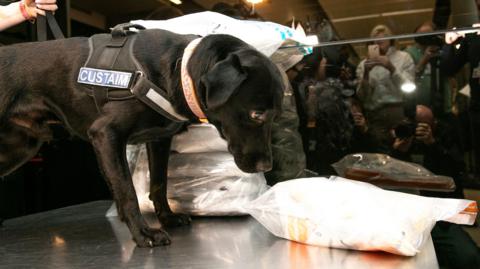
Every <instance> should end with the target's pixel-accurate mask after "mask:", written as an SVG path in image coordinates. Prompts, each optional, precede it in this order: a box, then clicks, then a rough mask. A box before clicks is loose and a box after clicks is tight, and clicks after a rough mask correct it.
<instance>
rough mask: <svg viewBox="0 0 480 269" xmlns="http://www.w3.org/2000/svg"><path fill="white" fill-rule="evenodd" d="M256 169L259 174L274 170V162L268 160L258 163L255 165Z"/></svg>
mask: <svg viewBox="0 0 480 269" xmlns="http://www.w3.org/2000/svg"><path fill="white" fill-rule="evenodd" d="M255 168H256V170H257V172H268V171H270V170H272V162H271V161H266V160H262V161H258V162H257V163H256V165H255Z"/></svg>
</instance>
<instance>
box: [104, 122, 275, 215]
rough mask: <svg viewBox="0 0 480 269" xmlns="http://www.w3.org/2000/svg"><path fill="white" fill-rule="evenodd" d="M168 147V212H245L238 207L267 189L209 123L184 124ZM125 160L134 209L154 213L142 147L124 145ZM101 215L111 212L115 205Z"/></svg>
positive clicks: (256, 174) (144, 150)
mask: <svg viewBox="0 0 480 269" xmlns="http://www.w3.org/2000/svg"><path fill="white" fill-rule="evenodd" d="M198 138H201V139H198ZM171 150H172V151H173V152H172V153H171V154H170V159H169V166H168V184H167V198H168V202H169V205H170V207H171V209H172V211H173V212H176V213H186V214H189V215H196V216H234V215H246V214H247V213H246V212H245V211H244V206H245V205H246V204H248V203H249V202H251V201H253V200H255V199H256V198H258V196H260V195H261V194H262V193H264V192H265V191H266V190H267V188H268V186H267V183H266V180H265V177H264V175H263V173H255V174H248V173H244V172H242V171H241V170H240V169H239V168H238V167H237V165H236V164H235V161H234V160H233V156H232V155H231V154H230V153H229V152H228V151H227V144H226V141H225V140H223V139H222V138H221V137H220V135H219V133H218V131H217V129H216V128H215V127H214V126H213V125H211V124H193V125H190V126H188V130H187V131H186V132H183V133H181V134H178V135H176V136H174V138H173V140H172V146H171ZM174 152H177V153H174ZM127 161H128V163H129V167H130V172H131V173H132V180H133V185H134V187H135V192H136V193H137V199H138V203H139V206H140V210H141V211H142V212H143V213H150V212H155V209H154V206H153V203H152V201H151V200H150V198H149V195H150V173H149V167H148V157H147V152H146V148H145V146H144V145H141V146H135V145H128V146H127ZM107 216H109V217H111V216H117V212H116V208H115V206H112V207H111V208H110V209H109V211H108V212H107Z"/></svg>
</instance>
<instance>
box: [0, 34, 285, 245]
mask: <svg viewBox="0 0 480 269" xmlns="http://www.w3.org/2000/svg"><path fill="white" fill-rule="evenodd" d="M137 35H138V36H137V40H136V43H135V46H134V48H133V54H134V55H135V57H136V58H137V60H138V62H139V63H140V64H141V65H142V66H143V67H144V69H145V70H146V76H147V77H148V78H149V79H150V80H151V81H152V82H153V83H154V84H155V85H157V86H158V87H161V88H163V89H165V90H166V91H167V93H168V99H169V101H170V102H171V104H172V105H173V107H174V108H175V110H176V112H177V113H178V114H180V115H183V116H184V117H186V118H188V119H189V122H197V121H198V119H197V118H196V117H195V116H194V114H193V113H192V112H191V111H190V110H189V108H188V106H187V103H186V101H185V97H184V96H183V93H182V89H181V80H180V63H179V62H180V61H181V59H182V55H183V51H184V49H185V47H186V46H187V44H189V42H190V41H191V40H193V39H195V38H196V37H195V36H183V35H177V34H173V33H171V32H168V31H162V30H145V31H140V32H139V33H138V34H137ZM88 55H89V46H88V39H87V38H69V39H64V40H56V41H48V42H38V43H25V44H17V45H13V46H8V47H3V48H0V76H1V77H0V176H4V175H7V174H9V173H10V172H12V171H13V170H15V169H16V168H18V167H19V166H20V165H22V164H23V163H25V162H26V161H27V160H29V159H30V158H31V157H32V156H34V155H35V153H36V152H37V151H38V149H39V148H40V146H41V144H42V143H43V142H44V141H47V140H49V139H50V138H51V136H52V134H51V130H50V128H49V124H48V123H49V121H50V120H52V119H54V120H60V121H62V122H63V123H64V124H65V126H66V127H67V129H69V130H70V131H71V132H72V133H73V134H75V135H77V136H79V137H81V138H83V139H85V140H88V141H90V142H91V143H92V145H93V147H94V148H95V151H96V156H97V159H98V162H99V165H100V168H101V171H102V173H103V174H104V177H105V179H106V181H107V183H108V185H109V187H110V189H111V191H112V193H113V197H114V199H115V201H116V203H117V207H118V213H119V216H120V217H121V218H122V220H124V221H125V222H126V224H127V225H128V227H129V229H130V231H131V233H132V235H133V239H134V240H135V241H136V243H137V244H138V245H139V246H141V247H145V246H156V245H162V244H169V243H170V239H169V237H168V235H167V234H166V233H165V231H164V230H162V229H152V228H149V227H148V225H147V223H146V222H145V220H144V219H143V217H142V216H141V214H140V211H139V207H138V202H137V198H136V195H135V191H134V188H133V184H132V181H131V175H130V171H129V170H128V165H127V160H126V156H125V149H126V144H127V143H143V142H147V148H148V155H149V162H150V167H151V168H150V173H151V181H152V185H151V199H152V200H153V201H154V205H155V210H156V213H157V215H158V217H159V220H160V222H161V223H162V224H163V225H167V226H168V225H182V224H188V223H189V222H190V219H189V217H188V216H183V215H174V214H173V213H172V212H171V211H170V208H169V206H168V203H167V199H166V171H167V169H166V167H167V162H168V154H169V148H170V142H171V137H170V134H169V135H168V136H165V134H162V130H164V128H165V127H166V126H168V125H169V124H170V123H171V121H170V120H169V119H167V118H166V117H164V116H162V115H160V114H159V113H157V112H155V111H154V110H153V109H151V108H150V107H148V106H147V105H145V104H144V103H142V102H141V101H139V100H138V99H136V98H132V99H126V100H121V101H110V102H107V103H105V104H104V105H103V107H102V110H101V112H98V111H97V108H96V105H95V102H94V101H93V99H92V97H91V96H90V95H89V94H87V92H88V89H87V87H86V86H85V85H82V84H79V83H77V82H76V80H77V77H78V74H79V69H80V67H81V66H82V64H84V63H85V61H86V60H87V57H88ZM187 68H188V70H189V72H190V75H191V77H192V80H193V82H194V85H195V89H196V95H197V97H198V99H199V103H200V105H201V107H202V108H203V110H204V111H205V114H206V116H207V118H208V120H209V121H210V122H211V123H212V124H214V125H215V126H216V127H217V128H218V130H219V132H220V133H221V135H222V136H223V137H224V138H225V139H226V140H227V141H228V145H229V151H230V152H231V153H232V154H233V155H234V158H235V162H236V163H237V165H238V167H239V168H240V169H242V170H244V171H246V172H257V171H267V170H270V169H271V163H272V160H271V148H270V133H271V125H272V120H273V118H274V117H275V115H277V114H278V113H279V112H280V106H281V99H282V91H283V87H284V85H283V84H282V81H281V77H280V74H279V71H278V69H277V67H276V66H275V65H274V64H273V63H272V62H271V61H270V60H269V59H268V58H266V57H265V56H264V55H262V54H261V53H259V52H258V51H256V50H255V49H253V48H252V47H250V46H249V45H247V44H245V43H244V42H242V41H240V40H239V39H237V38H234V37H232V36H228V35H211V36H207V37H205V38H203V39H202V41H201V42H200V43H199V45H198V46H197V48H196V49H195V51H194V53H193V55H192V57H191V58H190V60H189V62H188V66H187ZM198 139H203V138H202V137H199V138H198Z"/></svg>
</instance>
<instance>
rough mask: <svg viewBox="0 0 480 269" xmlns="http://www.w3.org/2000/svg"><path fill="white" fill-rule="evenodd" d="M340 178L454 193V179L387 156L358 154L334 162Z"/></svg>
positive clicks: (381, 185)
mask: <svg viewBox="0 0 480 269" xmlns="http://www.w3.org/2000/svg"><path fill="white" fill-rule="evenodd" d="M332 166H333V168H334V169H335V171H336V172H337V174H338V175H340V176H342V177H345V178H348V179H353V180H358V181H363V182H368V183H371V184H374V185H376V186H379V187H382V188H393V189H399V188H400V189H413V190H430V191H445V192H448V191H454V190H455V182H454V181H453V178H451V177H447V176H442V175H435V174H433V173H432V172H430V171H429V170H427V169H425V168H424V167H423V166H421V165H418V164H415V163H410V162H405V161H401V160H397V159H395V158H392V157H390V156H388V155H385V154H378V153H357V154H350V155H347V156H345V157H343V158H342V159H341V160H340V161H338V162H336V163H334V164H333V165H332Z"/></svg>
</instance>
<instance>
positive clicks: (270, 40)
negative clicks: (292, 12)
mask: <svg viewBox="0 0 480 269" xmlns="http://www.w3.org/2000/svg"><path fill="white" fill-rule="evenodd" d="M132 23H134V24H139V25H142V26H144V27H145V28H147V29H164V30H168V31H171V32H174V33H178V34H184V35H185V34H194V35H199V36H207V35H212V34H228V35H232V36H235V37H237V38H239V39H241V40H243V41H244V42H246V43H247V44H250V45H251V46H252V47H254V48H256V49H257V50H259V51H260V52H262V53H263V54H265V55H266V56H267V57H270V58H271V60H272V61H273V62H274V63H276V64H278V65H280V66H281V67H282V68H283V70H287V69H289V68H290V67H292V66H294V65H295V64H296V63H298V62H299V61H301V60H302V58H303V56H304V55H307V54H310V53H312V48H311V47H303V46H297V45H312V41H310V40H309V39H308V38H307V37H306V35H305V31H304V30H303V29H302V28H301V27H300V28H297V29H292V28H290V27H287V26H284V25H281V24H277V23H273V22H263V21H247V20H237V19H234V18H230V17H228V16H225V15H223V14H219V13H216V12H210V11H205V12H199V13H193V14H188V15H185V16H181V17H177V18H173V19H169V20H136V21H132ZM314 43H316V42H314ZM282 46H283V47H287V46H291V48H284V49H281V50H279V48H280V47H282Z"/></svg>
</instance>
